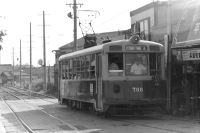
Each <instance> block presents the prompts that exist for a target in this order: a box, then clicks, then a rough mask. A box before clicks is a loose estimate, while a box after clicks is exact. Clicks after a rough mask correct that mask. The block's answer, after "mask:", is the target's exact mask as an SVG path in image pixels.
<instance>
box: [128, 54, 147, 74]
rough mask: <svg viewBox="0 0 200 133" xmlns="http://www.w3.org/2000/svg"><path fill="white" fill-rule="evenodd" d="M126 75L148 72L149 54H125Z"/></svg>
mask: <svg viewBox="0 0 200 133" xmlns="http://www.w3.org/2000/svg"><path fill="white" fill-rule="evenodd" d="M125 59H126V61H125V67H126V75H145V74H147V56H146V55H145V54H133V53H130V54H126V55H125Z"/></svg>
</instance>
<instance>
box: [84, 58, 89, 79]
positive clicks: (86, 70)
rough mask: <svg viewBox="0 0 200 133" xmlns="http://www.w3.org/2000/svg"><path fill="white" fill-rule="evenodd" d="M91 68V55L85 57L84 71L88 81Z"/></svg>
mask: <svg viewBox="0 0 200 133" xmlns="http://www.w3.org/2000/svg"><path fill="white" fill-rule="evenodd" d="M89 66H90V56H89V55H86V57H85V69H84V75H85V76H84V77H85V78H86V79H88V78H89Z"/></svg>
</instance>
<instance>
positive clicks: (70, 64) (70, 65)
mask: <svg viewBox="0 0 200 133" xmlns="http://www.w3.org/2000/svg"><path fill="white" fill-rule="evenodd" d="M69 79H73V60H72V59H70V60H69Z"/></svg>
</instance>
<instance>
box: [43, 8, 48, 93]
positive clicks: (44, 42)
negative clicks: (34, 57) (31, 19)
mask: <svg viewBox="0 0 200 133" xmlns="http://www.w3.org/2000/svg"><path fill="white" fill-rule="evenodd" d="M43 58H44V65H43V67H44V90H45V91H47V79H46V40H45V12H44V11H43Z"/></svg>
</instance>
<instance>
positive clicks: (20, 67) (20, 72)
mask: <svg viewBox="0 0 200 133" xmlns="http://www.w3.org/2000/svg"><path fill="white" fill-rule="evenodd" d="M21 49H22V47H21V40H20V57H19V58H20V65H19V74H20V75H19V83H20V88H21V80H22V70H21V69H22V51H21Z"/></svg>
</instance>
